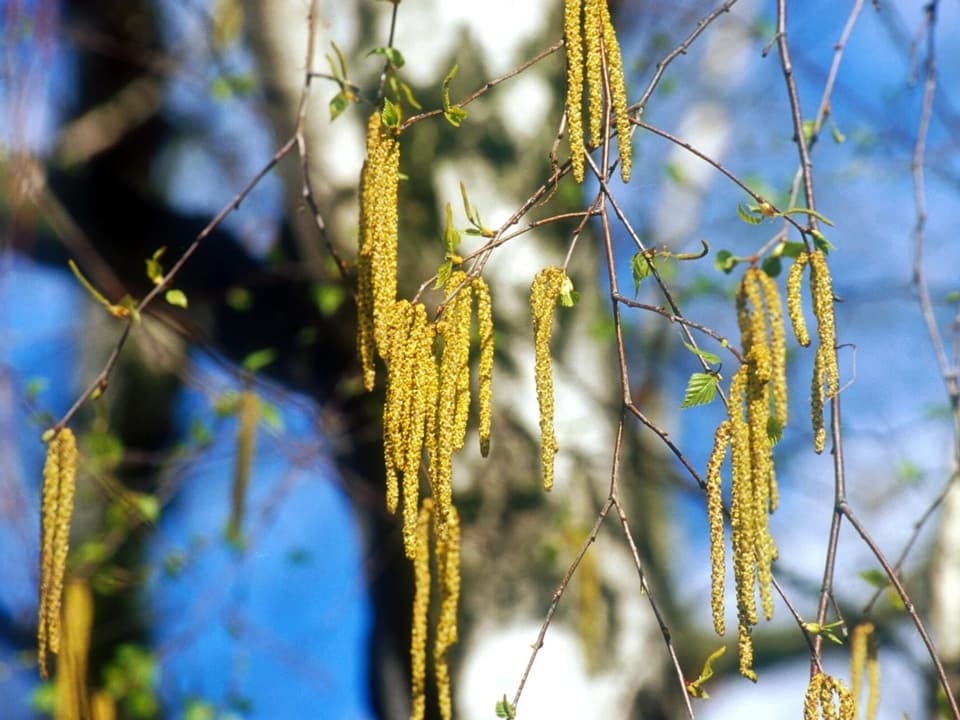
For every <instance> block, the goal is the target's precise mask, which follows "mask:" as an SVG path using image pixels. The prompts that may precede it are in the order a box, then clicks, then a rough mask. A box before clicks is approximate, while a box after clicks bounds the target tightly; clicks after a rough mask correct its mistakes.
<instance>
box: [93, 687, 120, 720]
mask: <svg viewBox="0 0 960 720" xmlns="http://www.w3.org/2000/svg"><path fill="white" fill-rule="evenodd" d="M90 711H91V714H92V717H93V720H116V717H117V704H116V702H115V701H114V699H113V695H111V694H110V693H108V692H107V691H106V690H98V691H97V692H95V693H94V694H93V697H92V698H91V699H90Z"/></svg>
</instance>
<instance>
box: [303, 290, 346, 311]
mask: <svg viewBox="0 0 960 720" xmlns="http://www.w3.org/2000/svg"><path fill="white" fill-rule="evenodd" d="M311 291H312V292H311V294H312V295H313V304H314V305H316V306H317V310H318V311H319V313H320V314H321V315H323V316H324V317H330V316H331V315H333V314H334V313H335V312H337V310H339V309H340V306H341V305H343V301H344V300H345V299H346V297H347V293H346V291H345V290H344V289H343V286H342V285H335V284H332V283H314V285H313V287H312V288H311Z"/></svg>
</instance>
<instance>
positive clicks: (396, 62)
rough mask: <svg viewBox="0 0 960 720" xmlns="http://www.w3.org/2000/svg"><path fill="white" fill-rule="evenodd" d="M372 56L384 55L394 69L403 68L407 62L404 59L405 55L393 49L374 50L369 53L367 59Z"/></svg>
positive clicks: (379, 48)
mask: <svg viewBox="0 0 960 720" xmlns="http://www.w3.org/2000/svg"><path fill="white" fill-rule="evenodd" d="M371 55H383V57H384V58H386V60H387V62H388V63H390V64H391V65H393V67H394V68H402V67H403V65H404V63H405V62H406V61H405V60H404V59H403V53H401V52H400V51H399V50H397V49H396V48H392V47H378V48H374V49H373V50H371V51H370V52H368V53H367V57H370V56H371Z"/></svg>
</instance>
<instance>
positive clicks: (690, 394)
mask: <svg viewBox="0 0 960 720" xmlns="http://www.w3.org/2000/svg"><path fill="white" fill-rule="evenodd" d="M716 395H717V376H716V375H710V374H708V373H693V374H692V375H691V376H690V380H689V381H688V382H687V390H686V392H685V393H684V395H683V402H682V403H680V409H681V410H682V409H683V408H688V407H696V406H697V405H706V404H707V403H709V402H712V401H713V398H714V397H716Z"/></svg>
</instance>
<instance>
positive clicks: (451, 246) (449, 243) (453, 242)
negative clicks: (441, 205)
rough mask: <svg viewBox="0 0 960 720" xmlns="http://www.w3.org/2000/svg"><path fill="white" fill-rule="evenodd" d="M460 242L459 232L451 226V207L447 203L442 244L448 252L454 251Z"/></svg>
mask: <svg viewBox="0 0 960 720" xmlns="http://www.w3.org/2000/svg"><path fill="white" fill-rule="evenodd" d="M459 244H460V233H459V232H457V229H456V228H455V227H454V226H453V208H452V207H451V206H450V203H447V224H446V227H444V229H443V246H444V247H445V248H446V249H447V252H448V253H455V252H456V251H457V246H458V245H459Z"/></svg>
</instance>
